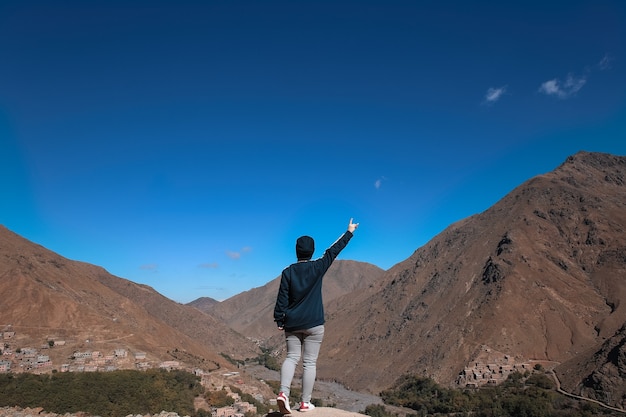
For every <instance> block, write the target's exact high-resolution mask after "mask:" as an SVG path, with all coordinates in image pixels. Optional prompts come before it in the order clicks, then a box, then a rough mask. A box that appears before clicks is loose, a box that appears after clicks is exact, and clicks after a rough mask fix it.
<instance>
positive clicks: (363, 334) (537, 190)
mask: <svg viewBox="0 0 626 417" xmlns="http://www.w3.org/2000/svg"><path fill="white" fill-rule="evenodd" d="M625 181H626V158H625V157H618V156H612V155H606V154H597V153H586V152H581V153H578V154H576V155H574V156H572V157H569V158H568V159H567V160H566V162H565V163H564V164H562V165H561V166H560V167H558V168H557V169H556V170H555V171H553V172H550V173H548V174H545V175H541V176H538V177H536V178H533V179H531V180H529V181H527V182H525V183H524V184H522V185H521V186H519V187H517V188H516V189H514V190H513V191H512V192H511V193H509V194H508V195H507V196H505V197H504V198H503V199H502V200H501V201H499V202H498V203H497V204H495V205H494V206H493V207H491V208H490V209H488V210H486V211H485V212H483V213H480V214H478V215H475V216H471V217H469V218H467V219H464V220H462V221H459V222H457V223H455V224H452V225H451V226H449V227H448V228H447V229H445V230H444V231H443V232H442V233H441V234H439V235H438V236H436V237H435V238H433V239H432V240H431V241H430V242H429V243H428V244H426V245H425V246H423V247H421V248H419V249H418V250H417V251H416V252H415V253H414V254H413V255H412V256H411V257H409V258H408V259H407V260H405V261H403V262H401V263H399V264H397V265H396V266H394V267H393V268H391V269H390V270H389V271H387V273H386V274H385V276H384V277H383V278H382V279H381V280H380V281H379V282H378V283H377V284H375V285H374V286H373V287H371V288H366V289H364V290H361V291H360V292H359V293H357V294H352V295H351V296H350V297H346V298H344V299H342V300H341V301H342V303H341V304H342V306H343V307H342V308H341V309H340V310H339V311H337V312H335V313H334V314H333V315H332V317H330V319H329V321H328V322H327V332H326V337H325V342H324V345H323V348H322V349H323V352H322V353H321V359H320V361H319V363H318V375H319V377H321V378H326V379H337V380H339V381H341V382H343V383H345V384H347V385H348V386H350V387H352V388H355V389H367V390H370V391H372V392H374V393H377V392H378V391H379V390H380V389H384V388H387V387H388V386H389V385H390V384H391V383H393V381H394V380H395V379H396V378H397V377H399V376H400V375H402V374H404V373H407V372H412V373H417V374H419V375H424V376H430V377H433V378H434V379H435V380H437V381H438V382H440V383H444V384H453V383H454V382H455V381H456V380H457V377H458V375H459V373H460V372H461V371H463V369H464V368H465V367H466V366H469V365H470V364H471V363H472V362H473V360H474V359H475V358H477V357H478V356H479V354H480V353H481V352H483V351H484V350H485V346H487V347H489V348H490V349H492V350H494V351H499V352H503V353H505V354H507V355H509V357H510V358H511V361H513V360H517V361H520V362H523V361H525V360H531V359H535V360H545V361H555V362H563V361H566V360H568V359H571V358H573V357H575V356H576V355H578V354H580V353H581V352H584V351H586V350H587V349H590V348H594V347H597V346H598V345H599V344H600V343H602V341H603V340H604V339H605V338H606V337H608V336H611V335H613V334H614V333H615V332H616V331H617V330H618V329H619V328H620V327H621V326H622V325H623V324H624V322H625V321H626V305H625V303H624V302H623V301H624V297H625V295H626V280H624V276H625V274H624V272H625V264H626V233H624V231H625V230H626V183H625ZM357 358H358V359H357ZM622 381H624V380H623V379H622Z"/></svg>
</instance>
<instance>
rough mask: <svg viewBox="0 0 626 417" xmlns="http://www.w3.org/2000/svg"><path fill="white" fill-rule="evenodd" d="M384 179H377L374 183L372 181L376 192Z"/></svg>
mask: <svg viewBox="0 0 626 417" xmlns="http://www.w3.org/2000/svg"><path fill="white" fill-rule="evenodd" d="M385 179H386V178H385V177H380V178H379V179H377V180H376V181H374V188H376V189H377V190H379V189H380V187H381V186H382V185H383V181H384V180H385Z"/></svg>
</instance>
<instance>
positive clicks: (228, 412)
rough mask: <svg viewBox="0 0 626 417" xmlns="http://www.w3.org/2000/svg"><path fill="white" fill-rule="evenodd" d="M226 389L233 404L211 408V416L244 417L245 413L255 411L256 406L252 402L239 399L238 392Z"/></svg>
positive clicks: (254, 412)
mask: <svg viewBox="0 0 626 417" xmlns="http://www.w3.org/2000/svg"><path fill="white" fill-rule="evenodd" d="M226 389H227V391H228V395H229V396H230V397H231V398H232V399H233V400H234V401H235V402H234V403H233V405H229V406H226V407H218V408H215V409H213V411H211V417H244V415H245V414H246V413H253V414H256V413H257V408H256V406H255V405H254V404H250V403H249V402H246V401H241V396H240V395H239V394H237V393H236V392H232V391H230V389H228V388H226Z"/></svg>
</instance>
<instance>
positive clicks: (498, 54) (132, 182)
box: [0, 0, 626, 303]
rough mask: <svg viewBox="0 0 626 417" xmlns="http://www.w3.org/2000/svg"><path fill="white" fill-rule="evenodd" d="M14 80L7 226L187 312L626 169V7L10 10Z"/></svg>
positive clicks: (415, 244) (7, 24)
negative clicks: (536, 184) (502, 202)
mask: <svg viewBox="0 0 626 417" xmlns="http://www.w3.org/2000/svg"><path fill="white" fill-rule="evenodd" d="M0 57H1V58H2V60H1V62H0V145H1V148H0V149H1V151H0V181H1V182H0V193H1V195H2V203H1V204H0V224H3V225H4V226H6V227H7V228H9V229H10V230H12V231H14V232H16V233H18V234H20V235H21V236H24V237H25V238H27V239H29V240H32V241H34V242H36V243H38V244H40V245H42V246H44V247H46V248H48V249H50V250H53V251H55V252H57V253H59V254H61V255H63V256H65V257H67V258H70V259H74V260H79V261H84V262H88V263H92V264H96V265H100V266H102V267H104V268H105V269H107V270H108V271H109V272H110V273H112V274H114V275H117V276H120V277H123V278H127V279H130V280H132V281H135V282H138V283H145V284H148V285H150V286H152V287H153V288H155V289H156V290H157V291H159V292H160V293H162V294H163V295H165V296H167V297H168V298H171V299H173V300H175V301H178V302H182V303H187V302H189V301H192V300H194V299H196V298H198V297H203V296H207V297H213V298H215V299H218V300H223V299H226V298H228V297H230V296H233V295H235V294H237V293H239V292H242V291H245V290H248V289H251V288H254V287H258V286H261V285H263V284H265V283H266V282H268V281H270V280H272V279H274V278H276V277H277V276H279V274H280V272H281V270H282V269H283V268H284V267H285V266H286V265H288V264H289V263H291V262H293V261H294V243H295V239H296V238H297V237H298V236H300V235H303V234H309V235H311V236H313V237H314V238H315V240H316V246H317V251H316V253H315V256H319V255H321V253H322V252H323V249H325V248H326V247H327V246H328V245H330V244H331V243H332V242H333V241H334V240H335V239H336V238H337V237H338V236H339V235H340V234H341V233H342V232H343V231H344V230H345V228H346V226H347V224H348V221H349V219H350V218H351V217H354V220H355V221H356V222H359V223H360V228H359V230H358V231H357V235H356V236H355V238H354V239H353V240H352V242H351V243H350V245H349V246H348V247H347V248H346V249H345V250H344V252H343V253H342V254H341V255H340V259H351V260H357V261H363V262H369V263H372V264H375V265H378V266H379V267H381V268H383V269H388V268H390V267H391V266H393V265H395V264H396V263H398V262H400V261H402V260H404V259H406V258H407V257H409V256H410V255H411V254H412V253H413V252H414V251H415V250H416V249H418V248H419V247H420V246H422V245H424V244H425V243H426V242H428V240H430V239H431V238H432V237H434V236H435V235H436V234H438V233H439V232H441V231H442V230H443V229H445V228H446V227H447V226H448V225H450V224H451V223H453V222H455V221H458V220H460V219H463V218H466V217H468V216H471V215H473V214H476V213H479V212H481V211H483V210H485V209H487V208H488V207H490V206H491V205H493V204H494V203H496V202H497V201H498V200H499V199H501V198H502V197H503V196H504V195H506V194H507V193H508V192H509V191H511V190H512V189H513V188H515V187H516V186H518V185H519V184H521V183H522V182H523V181H525V180H527V179H529V178H531V177H533V176H536V175H539V174H542V173H545V172H548V171H551V170H553V169H555V168H556V167H557V166H558V165H560V164H561V163H562V162H563V161H564V160H565V159H566V158H567V156H569V155H571V154H573V153H576V152H577V151H579V150H586V151H597V152H607V153H612V154H616V155H626V140H625V138H626V2H623V1H618V0H616V1H575V0H573V1H567V2H565V1H524V2H520V1H507V2H495V1H489V2H487V1H446V0H443V1H393V0H390V1H367V0H364V1H308V2H307V1H272V0H268V1H237V0H229V1H210V0H207V1H187V0H180V1H158V0H152V1H137V0H126V1H115V0H107V1H100V0H94V1H63V0H60V1H55V2H49V1H38V2H37V1H29V0H20V1H8V0H3V1H1V2H0Z"/></svg>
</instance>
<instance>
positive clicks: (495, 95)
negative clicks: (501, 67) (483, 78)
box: [485, 86, 506, 103]
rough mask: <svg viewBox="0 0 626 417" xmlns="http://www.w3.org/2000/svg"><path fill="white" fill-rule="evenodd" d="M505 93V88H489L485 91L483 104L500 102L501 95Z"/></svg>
mask: <svg viewBox="0 0 626 417" xmlns="http://www.w3.org/2000/svg"><path fill="white" fill-rule="evenodd" d="M505 92H506V86H503V87H500V88H493V87H489V89H487V93H486V94H485V102H486V103H495V102H496V101H498V100H500V98H501V97H502V95H503V94H504V93H505Z"/></svg>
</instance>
